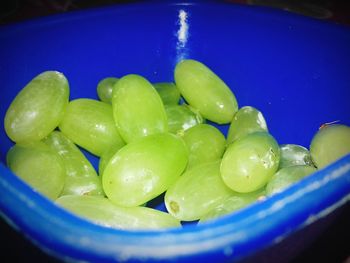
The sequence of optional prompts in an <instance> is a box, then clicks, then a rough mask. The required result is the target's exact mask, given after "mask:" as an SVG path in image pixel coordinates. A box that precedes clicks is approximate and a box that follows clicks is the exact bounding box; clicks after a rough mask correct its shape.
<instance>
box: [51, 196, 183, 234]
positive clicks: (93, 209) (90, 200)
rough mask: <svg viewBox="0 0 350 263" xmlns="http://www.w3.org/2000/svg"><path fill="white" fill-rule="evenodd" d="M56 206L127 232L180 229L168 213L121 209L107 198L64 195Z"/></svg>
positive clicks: (146, 209) (93, 221) (144, 208)
mask: <svg viewBox="0 0 350 263" xmlns="http://www.w3.org/2000/svg"><path fill="white" fill-rule="evenodd" d="M56 204H57V205H59V206H61V207H63V208H65V209H67V210H68V211H70V212H72V213H73V214H75V215H77V216H79V217H81V218H83V219H85V220H88V221H90V222H92V223H95V224H98V225H102V226H105V227H111V228H118V229H128V230H142V229H144V230H146V229H149V230H157V229H163V228H170V227H173V228H177V227H181V224H180V222H179V220H177V219H175V218H174V217H172V216H171V215H169V214H168V213H165V212H162V211H158V210H155V209H152V208H149V207H121V206H118V205H115V204H113V203H112V202H111V201H109V200H108V199H107V198H103V197H97V196H77V195H66V196H62V197H60V198H58V199H57V200H56Z"/></svg>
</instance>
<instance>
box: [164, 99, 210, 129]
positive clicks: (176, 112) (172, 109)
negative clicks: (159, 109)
mask: <svg viewBox="0 0 350 263" xmlns="http://www.w3.org/2000/svg"><path fill="white" fill-rule="evenodd" d="M165 112H166V114H167V117H168V127H169V132H171V133H174V134H179V135H183V134H184V132H185V131H186V130H187V129H189V128H191V127H193V126H195V125H197V124H199V123H203V122H204V119H203V117H202V116H201V114H200V113H199V112H198V111H196V110H195V109H193V108H192V107H190V106H188V105H186V104H181V105H165Z"/></svg>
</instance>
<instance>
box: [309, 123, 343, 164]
mask: <svg viewBox="0 0 350 263" xmlns="http://www.w3.org/2000/svg"><path fill="white" fill-rule="evenodd" d="M349 153H350V127H349V126H347V125H343V124H333V125H327V126H325V127H323V128H321V129H319V130H318V131H317V133H316V134H315V135H314V137H313V138H312V141H311V144H310V154H311V157H312V160H313V162H314V164H315V165H316V167H317V168H318V169H321V168H323V167H325V166H327V165H329V164H331V163H332V162H334V161H336V160H338V159H340V158H341V157H343V156H345V155H347V154H349Z"/></svg>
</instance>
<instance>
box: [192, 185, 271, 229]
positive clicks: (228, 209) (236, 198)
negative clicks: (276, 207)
mask: <svg viewBox="0 0 350 263" xmlns="http://www.w3.org/2000/svg"><path fill="white" fill-rule="evenodd" d="M260 199H262V200H264V199H265V189H262V190H258V191H255V192H251V193H244V194H242V193H236V192H232V195H231V196H229V197H228V198H227V199H225V200H224V201H223V202H222V203H220V204H219V205H218V206H216V207H215V208H214V209H212V210H211V211H210V212H209V213H207V214H206V215H204V216H202V217H201V219H200V220H199V222H198V223H199V224H202V223H203V222H206V221H209V220H213V219H216V218H219V217H222V216H224V215H228V214H231V213H233V212H235V211H237V210H240V209H242V208H244V207H246V206H248V205H250V204H252V203H254V202H258V201H259V200H260Z"/></svg>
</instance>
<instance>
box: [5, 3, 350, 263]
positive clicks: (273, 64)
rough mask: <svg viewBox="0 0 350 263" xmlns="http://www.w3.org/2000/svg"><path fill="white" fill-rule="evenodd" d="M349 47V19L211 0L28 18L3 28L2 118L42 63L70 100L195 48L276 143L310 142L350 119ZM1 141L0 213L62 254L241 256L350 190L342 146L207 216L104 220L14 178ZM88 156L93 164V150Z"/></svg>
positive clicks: (154, 78)
mask: <svg viewBox="0 0 350 263" xmlns="http://www.w3.org/2000/svg"><path fill="white" fill-rule="evenodd" d="M349 46H350V29H349V28H346V27H342V26H338V25H334V24H328V23H324V22H320V21H316V20H313V19H309V18H305V17H301V16H296V15H292V14H289V13H286V12H281V11H276V10H272V9H267V8H257V7H254V8H253V7H247V6H240V5H231V4H219V3H215V4H214V3H196V4H186V3H184V4H167V3H164V4H159V3H158V4H153V3H143V4H130V5H123V6H112V7H109V8H101V9H94V10H89V11H81V12H74V13H70V14H64V15H58V16H52V17H47V18H42V19H37V20H32V21H28V22H24V23H18V24H14V25H9V26H3V27H1V28H0V57H1V60H0V83H1V103H0V117H1V119H3V118H4V115H5V112H6V109H7V108H8V106H9V104H10V103H11V101H12V99H13V98H14V97H15V95H16V94H17V92H18V91H19V90H20V89H21V88H23V87H24V86H25V85H26V84H27V83H28V81H29V80H31V79H32V78H33V77H34V76H36V75H37V74H39V73H41V72H42V71H46V70H58V71H61V72H63V73H64V74H65V75H66V76H67V78H68V80H69V83H70V89H71V96H70V98H71V99H75V98H81V97H90V98H97V94H96V85H97V83H98V82H99V80H101V79H102V78H104V77H107V76H116V77H121V76H123V75H126V74H130V73H136V74H140V75H142V76H144V77H146V78H147V79H149V80H150V81H151V82H160V81H173V70H174V67H175V65H176V63H177V62H178V61H180V60H181V59H184V58H192V59H197V60H199V61H202V62H203V63H205V64H206V65H208V66H209V67H210V68H211V69H212V70H213V71H214V72H216V73H217V74H218V75H219V76H220V77H221V78H222V79H223V80H224V81H225V82H226V83H227V84H228V85H229V86H230V88H231V89H232V90H233V92H234V93H235V95H236V97H237V100H238V103H239V105H240V106H245V105H251V106H254V107H256V108H258V109H259V110H261V111H262V112H263V114H264V116H265V118H266V120H267V123H268V127H269V130H270V132H271V134H272V135H273V136H274V137H275V138H276V139H277V141H278V142H279V143H297V144H301V145H304V146H306V147H308V146H309V144H310V141H311V139H312V136H313V135H314V133H315V132H316V131H317V129H318V127H319V126H320V125H321V124H323V123H325V122H330V121H334V120H340V121H341V122H342V123H344V124H347V125H350V114H349V113H350V103H349V98H350V84H349V83H350V49H349ZM218 127H219V128H220V129H221V130H222V131H223V132H224V133H226V132H227V126H218ZM0 141H1V148H0V159H1V162H2V164H1V163H0V174H1V177H0V191H1V193H2V196H1V199H0V211H1V214H2V216H3V218H5V219H6V220H7V221H8V222H9V223H10V224H11V225H13V226H14V227H15V228H17V229H19V230H20V231H22V232H23V233H24V234H25V235H26V236H27V237H28V238H29V239H31V240H32V241H33V242H35V243H36V244H37V245H38V246H39V247H41V248H42V249H44V250H45V251H47V252H48V253H50V254H53V255H55V256H58V257H60V258H63V259H67V260H68V259H79V260H87V261H97V260H98V261H99V262H111V261H113V260H121V261H123V260H130V261H142V260H149V261H161V260H178V261H184V262H193V261H194V260H195V261H198V260H201V261H208V262H214V261H215V262H220V261H228V260H238V259H241V258H244V257H245V256H247V255H249V254H251V253H253V252H256V251H259V250H261V249H262V248H264V247H266V246H268V245H271V244H274V243H278V241H279V240H282V239H284V238H286V237H288V235H289V234H290V233H293V232H294V231H296V230H298V229H302V228H303V227H304V226H306V225H309V224H310V223H311V222H313V219H317V218H318V217H321V216H325V215H327V214H329V213H331V211H333V210H334V209H335V208H337V207H339V206H342V204H344V203H345V202H346V201H347V200H348V197H349V192H350V156H347V157H345V158H343V159H342V160H340V161H338V162H336V163H335V164H333V165H331V166H330V167H328V168H326V169H324V170H323V171H320V172H318V173H316V174H315V175H314V176H312V177H310V178H307V179H305V180H303V181H302V182H300V183H299V184H297V185H295V186H293V187H291V188H290V189H288V190H287V191H286V192H284V193H282V194H279V195H276V196H274V197H273V198H270V199H268V200H266V201H265V202H262V203H260V204H255V205H253V206H251V207H249V208H247V209H244V210H242V211H241V212H239V213H237V214H235V215H232V216H229V217H227V218H223V219H220V220H218V221H216V222H212V223H209V224H207V225H203V226H200V227H195V226H186V227H185V228H184V229H182V230H168V231H162V232H160V233H156V234H155V233H152V232H128V231H119V230H112V229H105V228H102V227H99V226H95V225H92V224H90V223H87V222H85V221H82V220H80V219H78V218H76V217H74V216H71V215H70V214H68V213H66V212H65V211H63V210H61V209H59V208H57V207H56V206H55V205H53V204H52V203H51V202H49V201H48V200H46V199H45V198H43V197H42V196H40V195H38V194H36V193H34V192H33V191H32V190H31V189H30V188H29V187H27V186H26V185H25V184H23V183H22V182H21V181H19V180H18V179H17V178H16V177H15V176H14V175H13V174H12V173H11V172H10V171H9V170H8V169H7V168H6V167H5V163H6V162H5V159H6V158H5V157H6V152H7V150H8V149H9V148H10V147H11V146H12V145H13V144H12V142H11V141H10V140H9V139H8V137H7V136H6V134H5V132H4V129H3V128H2V129H1V130H0ZM87 156H88V157H89V158H90V160H91V161H92V162H93V164H94V165H95V167H96V165H97V162H98V159H97V158H95V157H93V156H92V155H89V154H87ZM295 202H297V203H298V205H297V206H296V205H295ZM316 221H317V220H316Z"/></svg>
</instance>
